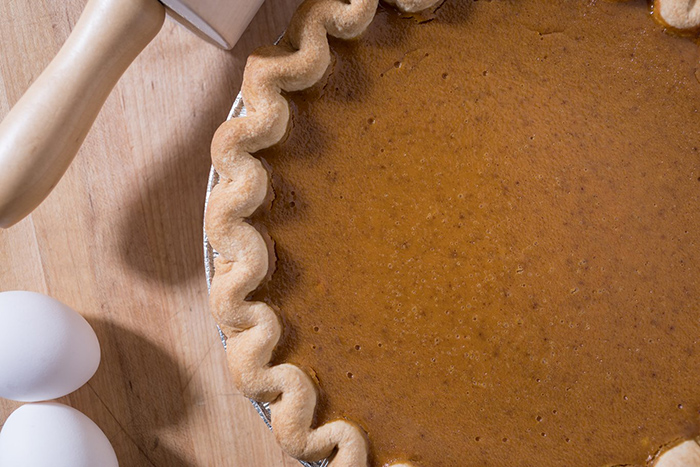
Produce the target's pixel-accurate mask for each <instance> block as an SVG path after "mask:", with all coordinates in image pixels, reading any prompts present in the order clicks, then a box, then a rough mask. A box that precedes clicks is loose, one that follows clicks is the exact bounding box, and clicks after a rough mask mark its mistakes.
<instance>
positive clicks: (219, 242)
mask: <svg viewBox="0 0 700 467" xmlns="http://www.w3.org/2000/svg"><path fill="white" fill-rule="evenodd" d="M436 1H437V0H395V3H396V4H397V5H398V7H399V8H402V9H405V10H406V11H419V10H423V9H425V8H427V7H429V6H431V5H432V4H434V3H436ZM376 9H377V0H350V1H348V2H344V1H342V0H306V1H305V2H304V3H303V4H302V5H301V6H300V7H299V9H298V10H297V12H296V13H295V15H294V17H293V18H292V22H291V24H290V27H289V29H288V30H287V33H286V34H285V36H284V37H283V39H282V40H281V41H280V44H279V45H276V46H270V47H263V48H261V49H258V50H257V51H256V52H254V53H253V54H252V55H251V56H250V57H249V59H248V62H247V64H246V69H245V72H244V76H243V85H242V87H241V94H242V96H243V101H244V103H245V106H246V110H247V116H246V117H244V118H236V119H232V120H229V121H227V122H225V123H224V124H223V125H221V127H220V128H219V129H218V130H217V132H216V134H215V135H214V140H213V142H212V160H213V165H214V168H215V169H216V171H217V172H218V173H219V176H220V181H219V183H218V184H217V185H216V187H215V188H214V189H213V190H212V192H211V195H210V198H209V204H208V208H207V213H206V220H205V222H206V226H207V235H208V237H209V241H210V243H211V245H212V247H213V248H214V249H215V250H216V251H218V252H219V256H218V258H217V259H216V260H215V262H214V265H215V270H216V273H215V275H214V279H213V281H212V286H211V292H210V305H211V310H212V313H213V314H214V317H215V319H216V321H217V323H218V324H219V326H220V327H221V330H222V332H223V333H224V334H225V335H226V336H227V338H228V341H227V359H228V366H229V369H230V371H231V373H232V375H233V378H234V381H235V384H236V385H237V386H238V388H239V390H240V391H241V392H242V393H243V394H244V395H245V396H246V397H249V398H251V399H254V400H257V401H261V402H270V410H271V412H272V426H273V431H274V433H275V435H276V437H277V439H278V441H279V443H280V444H281V446H282V448H283V449H284V450H285V451H286V452H287V453H289V454H290V455H292V456H293V457H296V458H298V459H302V460H307V461H315V460H319V459H322V458H325V457H328V456H329V455H331V454H332V453H333V452H334V450H336V448H337V451H336V453H335V456H334V457H333V460H332V462H331V466H332V467H360V466H365V465H367V440H366V438H365V435H364V434H363V432H362V431H361V430H360V429H359V428H358V427H357V426H356V425H355V424H353V423H351V422H349V421H345V420H338V421H333V422H330V423H326V424H325V425H322V426H320V427H318V428H312V421H313V415H314V409H315V406H316V387H315V386H314V383H313V382H312V380H311V378H310V377H309V376H308V375H307V374H306V373H305V372H303V371H302V370H301V369H299V368H297V367H295V366H293V365H290V364H281V365H277V366H270V359H271V356H272V351H273V349H274V347H275V345H276V344H277V342H278V340H279V338H280V334H281V326H280V321H279V319H278V317H277V315H276V314H275V312H274V311H273V310H272V308H270V307H269V306H268V305H266V304H265V303H261V302H253V301H247V300H246V298H247V296H248V294H250V293H251V292H252V291H253V290H255V288H256V287H257V286H258V285H259V284H260V282H261V281H262V280H263V278H264V277H265V275H266V274H267V272H268V267H269V260H270V258H269V254H268V248H267V245H266V243H265V241H264V239H263V237H262V236H261V235H260V233H258V231H257V230H256V229H255V228H254V227H252V226H251V225H249V224H248V223H246V222H245V218H246V217H248V216H250V215H251V214H252V213H253V212H254V211H255V210H256V209H257V208H258V207H259V206H260V205H261V204H262V202H263V200H264V198H265V196H266V194H267V189H268V174H267V171H266V170H265V169H264V168H263V166H262V164H261V163H260V161H258V160H257V159H255V158H254V157H252V156H251V153H253V152H256V151H258V150H260V149H263V148H266V147H269V146H272V145H273V144H275V143H277V142H278V141H280V140H281V139H282V137H283V136H284V133H285V131H286V128H287V123H288V121H289V107H288V104H287V101H286V99H285V98H284V97H282V95H281V94H280V93H281V91H283V90H284V91H297V90H301V89H305V88H308V87H310V86H312V85H313V84H314V83H316V82H317V81H319V80H320V79H321V77H322V76H323V74H324V73H325V71H326V69H327V68H328V65H329V63H330V49H329V45H328V39H327V34H330V35H332V36H334V37H338V38H342V39H351V38H354V37H357V36H358V35H359V34H361V33H362V32H363V31H364V30H365V29H366V28H367V26H368V25H369V23H370V22H371V21H372V18H373V17H374V14H375V12H376ZM396 467H400V466H399V465H397V466H396ZM403 467H408V466H407V465H406V464H403Z"/></svg>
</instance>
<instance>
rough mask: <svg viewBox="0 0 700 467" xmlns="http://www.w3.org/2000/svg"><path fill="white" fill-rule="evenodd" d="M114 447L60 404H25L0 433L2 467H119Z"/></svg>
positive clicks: (90, 423) (94, 427) (92, 425)
mask: <svg viewBox="0 0 700 467" xmlns="http://www.w3.org/2000/svg"><path fill="white" fill-rule="evenodd" d="M118 465H119V462H118V461H117V456H116V454H115V453H114V449H113V448H112V445H111V444H110V443H109V440H108V439H107V437H106V436H105V434H104V433H103V432H102V430H100V428H99V427H98V426H97V425H95V422H93V421H92V420H90V419H89V418H88V417H87V416H85V415H83V414H82V413H81V412H79V411H77V410H75V409H73V408H71V407H68V406H67V405H63V404H59V403H58V402H37V403H35V404H25V405H23V406H21V407H20V408H18V409H17V410H15V411H14V412H12V414H11V415H10V416H9V418H8V419H7V421H5V425H4V426H3V427H2V431H0V466H3V467H117V466H118Z"/></svg>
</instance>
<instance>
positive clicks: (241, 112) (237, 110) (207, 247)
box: [204, 93, 328, 467]
mask: <svg viewBox="0 0 700 467" xmlns="http://www.w3.org/2000/svg"><path fill="white" fill-rule="evenodd" d="M245 116H246V108H245V105H244V104H243V96H241V94H240V93H239V94H238V96H236V100H235V101H233V106H232V107H231V111H230V112H229V114H228V117H227V120H230V119H232V118H238V117H245ZM217 183H219V174H218V173H216V170H215V169H214V166H212V167H211V169H210V170H209V182H208V183H207V194H206V198H205V201H204V210H205V211H206V209H207V205H208V204H209V195H211V191H212V190H213V189H214V187H215V186H216V184H217ZM218 255H219V254H218V253H217V252H216V250H214V248H213V247H212V246H211V243H209V238H208V237H207V226H206V222H205V223H204V273H205V275H206V278H207V290H210V289H211V281H212V279H213V278H214V259H215V258H216V257H217V256H218ZM216 329H217V331H219V338H220V339H221V343H222V344H223V346H224V350H226V336H224V333H223V332H221V328H219V326H218V325H217V326H216ZM250 402H251V403H252V404H253V407H255V410H256V411H257V412H258V414H259V415H260V417H261V418H262V419H263V421H264V422H265V424H266V425H267V427H268V428H269V429H270V430H272V414H271V412H270V404H268V403H267V402H258V401H255V400H253V399H250ZM299 462H300V463H301V464H302V465H303V466H305V467H327V466H328V459H323V460H321V461H318V462H304V461H299Z"/></svg>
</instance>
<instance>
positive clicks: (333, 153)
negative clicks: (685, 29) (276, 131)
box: [253, 0, 700, 467]
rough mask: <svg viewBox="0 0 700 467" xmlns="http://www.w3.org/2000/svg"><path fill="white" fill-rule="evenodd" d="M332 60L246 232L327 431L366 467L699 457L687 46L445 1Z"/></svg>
mask: <svg viewBox="0 0 700 467" xmlns="http://www.w3.org/2000/svg"><path fill="white" fill-rule="evenodd" d="M428 20H429V21H428ZM332 51H333V56H334V64H333V67H332V71H331V72H330V75H329V76H328V78H327V79H325V80H324V81H323V83H321V84H319V85H318V86H316V87H315V88H314V89H312V90H310V91H308V92H303V93H297V94H293V95H291V96H290V100H291V106H292V109H293V125H292V128H291V130H290V134H289V137H288V138H287V139H286V140H285V141H284V142H283V143H281V144H279V145H277V146H275V147H274V148H271V149H269V150H266V151H262V152H260V153H259V154H258V156H259V157H261V158H262V159H264V161H265V162H266V163H267V164H269V167H270V170H271V173H272V185H273V188H274V191H275V196H276V197H275V199H274V201H273V202H272V204H271V206H269V207H268V209H266V210H264V211H263V212H261V213H259V214H258V215H257V216H256V217H255V218H254V220H253V222H254V223H256V225H261V226H264V229H265V230H266V231H267V233H268V234H269V235H270V237H271V238H272V239H273V240H274V242H275V250H276V254H277V266H276V268H277V269H276V271H275V273H274V275H273V276H272V277H271V279H270V281H269V282H268V283H267V284H266V285H265V286H263V287H262V288H261V289H260V290H259V291H258V292H256V294H255V298H257V299H261V300H264V301H266V302H268V303H271V304H273V305H275V306H276V307H278V308H279V309H280V314H281V316H282V320H283V322H284V326H285V336H284V338H283V341H282V343H281V346H280V348H279V349H278V351H277V354H276V356H275V360H276V361H277V362H281V361H289V362H292V363H295V364H298V365H300V366H301V367H302V368H304V369H306V370H307V371H308V372H309V373H310V374H312V375H314V377H315V378H317V379H318V381H319V382H320V388H321V398H320V407H319V411H318V421H319V422H324V421H327V420H330V419H334V418H337V417H346V418H348V419H351V420H354V421H356V422H358V423H359V424H360V425H361V426H362V427H363V428H364V429H365V430H366V431H367V432H368V433H369V438H370V440H371V444H372V462H373V465H375V466H381V465H384V464H385V463H386V462H389V461H391V460H396V459H402V460H411V461H414V462H415V463H416V464H418V465H421V466H425V467H441V466H444V467H448V466H449V467H454V466H484V465H493V466H603V465H615V464H623V463H625V464H632V465H643V464H645V463H646V462H647V460H648V459H649V458H650V456H653V455H654V453H655V452H657V451H658V450H659V449H660V448H661V447H662V446H664V445H667V444H668V443H673V442H674V441H677V440H679V439H681V438H686V437H689V436H694V435H698V434H699V433H700V412H699V411H700V390H699V389H698V388H699V387H700V344H699V342H698V340H699V339H700V199H699V193H700V150H699V149H698V148H700V110H699V109H700V71H698V66H699V54H698V46H697V44H696V43H694V42H693V41H692V40H690V39H682V38H677V37H671V36H669V35H667V34H665V33H664V32H663V31H662V28H661V27H660V26H658V25H657V24H655V23H654V22H653V21H652V19H651V18H650V17H649V10H648V5H647V3H646V2H644V1H631V2H626V3H608V2H603V1H598V2H596V1H591V0H581V1H574V0H567V1H562V2H554V1H550V0H521V1H492V2H488V1H468V0H446V2H445V3H444V4H443V5H442V7H441V8H439V9H438V10H437V11H436V12H435V14H434V18H432V19H431V18H430V17H429V16H423V17H421V18H408V17H402V16H401V15H399V14H398V13H396V12H395V11H393V10H392V9H390V8H385V7H381V8H380V9H379V11H378V14H377V17H376V18H375V20H374V22H373V23H372V25H371V26H370V28H369V31H368V32H367V33H366V34H365V35H364V36H363V37H362V38H361V39H360V40H358V41H355V42H343V41H332Z"/></svg>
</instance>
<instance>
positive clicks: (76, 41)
mask: <svg viewBox="0 0 700 467" xmlns="http://www.w3.org/2000/svg"><path fill="white" fill-rule="evenodd" d="M164 20H165V8H164V7H163V5H161V4H160V3H159V2H158V1H156V0H89V1H88V3H87V5H86V6H85V10H84V11H83V13H82V15H81V16H80V19H79V20H78V23H77V24H76V25H75V28H74V29H73V31H72V32H71V35H70V37H68V40H66V43H65V44H64V45H63V47H62V48H61V50H60V51H59V52H58V54H57V55H56V57H55V58H54V59H53V60H52V61H51V63H49V65H48V66H47V67H46V69H45V70H44V72H43V73H42V74H41V75H40V76H39V78H37V80H36V81H35V82H34V83H33V84H32V85H31V86H30V88H29V89H28V90H27V92H26V93H25V94H24V95H23V96H22V97H21V98H20V100H19V101H18V102H17V104H15V106H14V107H13V108H12V109H11V110H10V112H9V113H8V114H7V116H6V117H5V119H4V120H3V121H2V123H0V227H1V228H7V227H10V226H11V225H13V224H15V223H17V222H19V221H20V220H21V219H22V218H24V217H25V216H27V215H28V214H29V213H30V212H32V211H33V210H34V208H36V207H37V206H38V205H39V204H40V203H41V202H42V201H43V200H44V199H45V198H46V196H48V194H49V193H50V192H51V190H52V189H53V188H54V187H55V186H56V185H57V184H58V181H59V180H60V179H61V177H62V176H63V174H64V173H65V171H66V169H68V166H69V165H70V163H71V161H72V160H73V158H74V156H75V154H76V153H77V152H78V149H79V148H80V145H81V144H82V142H83V140H84V139H85V136H86V135H87V133H88V131H89V129H90V127H91V126H92V124H93V122H94V121H95V118H96V117H97V114H98V113H99V112H100V109H101V108H102V105H103V104H104V102H105V100H106V99H107V96H109V93H110V92H111V90H112V88H114V85H115V84H116V83H117V81H118V80H119V78H120V77H121V75H122V74H123V73H124V72H125V71H126V69H127V68H128V67H129V65H130V64H131V62H133V61H134V59H135V58H136V56H138V54H139V53H140V52H141V51H142V50H143V49H144V48H145V47H146V45H148V43H149V42H151V40H152V39H153V38H154V37H155V36H156V34H158V31H160V29H161V27H162V25H163V21H164Z"/></svg>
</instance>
